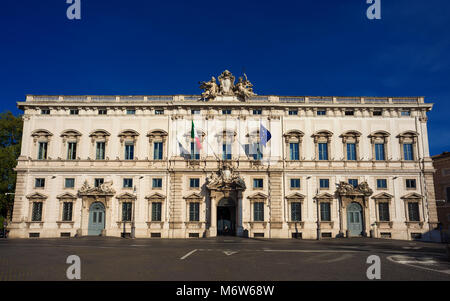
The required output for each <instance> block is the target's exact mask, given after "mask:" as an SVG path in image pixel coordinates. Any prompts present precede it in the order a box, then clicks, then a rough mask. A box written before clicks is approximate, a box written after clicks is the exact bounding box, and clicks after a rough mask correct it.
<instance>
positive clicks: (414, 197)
mask: <svg viewBox="0 0 450 301" xmlns="http://www.w3.org/2000/svg"><path fill="white" fill-rule="evenodd" d="M401 199H403V200H421V199H423V196H422V195H420V194H418V193H416V192H411V193H408V194H406V195H404V196H402V197H401Z"/></svg>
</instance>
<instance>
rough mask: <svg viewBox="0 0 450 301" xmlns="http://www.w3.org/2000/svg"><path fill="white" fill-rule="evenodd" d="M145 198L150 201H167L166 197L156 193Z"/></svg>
mask: <svg viewBox="0 0 450 301" xmlns="http://www.w3.org/2000/svg"><path fill="white" fill-rule="evenodd" d="M145 198H146V199H148V200H165V199H166V196H165V195H162V194H160V193H157V192H156V193H153V194H151V195H148V196H146V197H145Z"/></svg>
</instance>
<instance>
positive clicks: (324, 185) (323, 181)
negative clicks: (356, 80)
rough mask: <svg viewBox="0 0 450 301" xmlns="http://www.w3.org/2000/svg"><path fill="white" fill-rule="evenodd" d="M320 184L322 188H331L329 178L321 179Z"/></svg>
mask: <svg viewBox="0 0 450 301" xmlns="http://www.w3.org/2000/svg"><path fill="white" fill-rule="evenodd" d="M319 185H320V188H324V189H328V188H330V180H329V179H320V180H319Z"/></svg>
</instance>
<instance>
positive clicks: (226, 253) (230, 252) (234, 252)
mask: <svg viewBox="0 0 450 301" xmlns="http://www.w3.org/2000/svg"><path fill="white" fill-rule="evenodd" d="M223 253H225V255H227V256H230V255H233V254H236V253H237V251H223Z"/></svg>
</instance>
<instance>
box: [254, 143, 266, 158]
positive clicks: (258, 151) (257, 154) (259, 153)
mask: <svg viewBox="0 0 450 301" xmlns="http://www.w3.org/2000/svg"><path fill="white" fill-rule="evenodd" d="M252 156H253V160H261V159H262V158H263V153H262V151H261V145H260V144H259V143H253V144H252Z"/></svg>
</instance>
